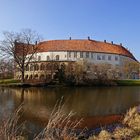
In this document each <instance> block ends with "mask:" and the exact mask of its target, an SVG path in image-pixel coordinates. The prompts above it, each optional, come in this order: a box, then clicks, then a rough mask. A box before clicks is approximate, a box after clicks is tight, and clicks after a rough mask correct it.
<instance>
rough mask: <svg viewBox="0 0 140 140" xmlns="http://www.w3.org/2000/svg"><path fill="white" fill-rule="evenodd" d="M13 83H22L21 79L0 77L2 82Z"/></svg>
mask: <svg viewBox="0 0 140 140" xmlns="http://www.w3.org/2000/svg"><path fill="white" fill-rule="evenodd" d="M13 83H20V81H19V80H15V79H0V84H13Z"/></svg>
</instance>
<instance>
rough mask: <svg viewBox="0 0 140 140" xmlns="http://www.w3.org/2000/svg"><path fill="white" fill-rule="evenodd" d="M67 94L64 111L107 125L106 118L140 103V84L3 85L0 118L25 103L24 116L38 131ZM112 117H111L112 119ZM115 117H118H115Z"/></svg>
mask: <svg viewBox="0 0 140 140" xmlns="http://www.w3.org/2000/svg"><path fill="white" fill-rule="evenodd" d="M62 97H63V103H64V111H65V112H66V113H68V112H70V111H73V112H75V113H76V114H75V117H78V118H81V117H82V118H85V120H87V121H85V123H84V125H87V126H88V127H90V128H91V127H95V126H98V125H104V123H105V122H104V118H107V117H110V116H116V115H120V114H124V113H125V112H126V111H127V110H128V109H129V108H130V107H133V106H135V105H139V104H140V86H133V87H129V86H126V87H123V86H122V87H79V88H77V87H76V88H74V87H61V88H60V87H57V88H47V87H46V88H41V87H36V88H35V87H32V88H4V87H1V88H0V118H2V116H3V115H4V114H6V115H7V114H8V115H9V114H11V113H13V112H14V110H15V109H16V108H17V107H18V106H19V105H20V104H21V103H24V105H23V108H24V113H23V115H22V116H21V117H22V120H26V122H27V129H28V130H29V132H30V133H31V134H32V135H34V133H37V132H39V131H40V130H41V128H42V127H43V126H44V125H45V124H46V123H47V120H48V117H49V115H50V113H51V111H52V110H53V108H54V106H55V104H56V102H57V101H58V100H60V99H61V98H62ZM109 120H110V119H109ZM113 121H114V120H113Z"/></svg>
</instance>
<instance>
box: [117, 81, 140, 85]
mask: <svg viewBox="0 0 140 140" xmlns="http://www.w3.org/2000/svg"><path fill="white" fill-rule="evenodd" d="M116 83H117V85H118V86H140V80H116Z"/></svg>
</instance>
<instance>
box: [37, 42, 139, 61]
mask: <svg viewBox="0 0 140 140" xmlns="http://www.w3.org/2000/svg"><path fill="white" fill-rule="evenodd" d="M38 45H39V48H40V49H39V52H47V51H89V52H99V53H111V54H119V55H124V56H128V57H130V58H132V59H134V60H136V59H135V57H134V56H133V55H132V53H130V52H129V51H128V50H127V49H126V48H124V47H123V46H121V45H116V44H111V43H105V42H100V41H95V40H50V41H44V42H40V43H39V44H38Z"/></svg>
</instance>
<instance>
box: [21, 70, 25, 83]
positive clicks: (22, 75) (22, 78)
mask: <svg viewBox="0 0 140 140" xmlns="http://www.w3.org/2000/svg"><path fill="white" fill-rule="evenodd" d="M21 82H22V83H24V82H25V79H24V69H23V70H22V72H21Z"/></svg>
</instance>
